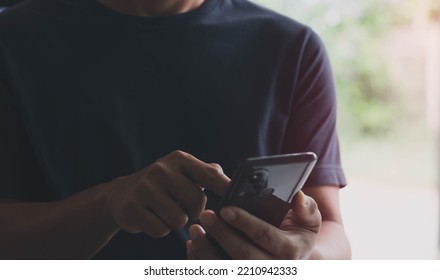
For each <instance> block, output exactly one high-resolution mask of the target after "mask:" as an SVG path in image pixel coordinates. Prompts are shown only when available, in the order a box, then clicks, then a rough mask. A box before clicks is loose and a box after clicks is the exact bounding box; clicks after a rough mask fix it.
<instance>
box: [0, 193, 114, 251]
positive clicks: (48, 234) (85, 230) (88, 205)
mask: <svg viewBox="0 0 440 280" xmlns="http://www.w3.org/2000/svg"><path fill="white" fill-rule="evenodd" d="M104 188H105V186H104V185H101V186H97V187H93V188H90V189H88V190H85V191H83V192H80V193H78V194H76V195H74V196H72V197H70V198H68V199H65V200H61V201H57V202H51V203H1V204H0V227H1V230H0V258H1V259H85V258H90V257H92V256H93V255H94V254H95V253H96V252H97V251H98V250H99V249H100V248H102V247H103V246H104V245H105V244H106V243H107V242H108V241H109V240H110V239H111V238H112V237H113V235H114V234H115V233H116V232H117V231H118V228H117V227H116V226H115V225H114V223H113V222H112V220H111V218H110V217H111V215H110V214H109V213H108V210H107V209H108V207H107V205H106V204H107V201H106V196H105V190H104Z"/></svg>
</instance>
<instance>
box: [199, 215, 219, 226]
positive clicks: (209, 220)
mask: <svg viewBox="0 0 440 280" xmlns="http://www.w3.org/2000/svg"><path fill="white" fill-rule="evenodd" d="M200 222H202V224H203V225H204V226H207V227H212V226H213V225H214V223H215V221H214V218H213V217H212V216H209V215H203V216H201V217H200Z"/></svg>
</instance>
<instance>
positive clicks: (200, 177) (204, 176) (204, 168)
mask: <svg viewBox="0 0 440 280" xmlns="http://www.w3.org/2000/svg"><path fill="white" fill-rule="evenodd" d="M161 160H171V161H173V162H175V163H176V164H177V167H178V168H179V169H180V171H181V172H182V173H183V174H184V175H185V176H186V177H188V178H189V179H191V180H192V181H193V182H194V183H196V184H198V185H200V186H201V187H203V188H207V189H209V190H211V191H213V192H214V193H216V194H217V195H219V196H222V197H223V196H224V195H225V192H226V190H227V186H228V184H229V182H230V181H231V180H230V179H229V178H228V176H226V175H225V174H224V173H223V170H222V169H221V167H220V165H218V164H210V163H206V162H203V161H201V160H199V159H198V158H196V157H194V156H193V155H191V154H189V153H186V152H182V151H174V152H172V153H170V154H168V155H167V156H165V157H164V158H162V159H161Z"/></svg>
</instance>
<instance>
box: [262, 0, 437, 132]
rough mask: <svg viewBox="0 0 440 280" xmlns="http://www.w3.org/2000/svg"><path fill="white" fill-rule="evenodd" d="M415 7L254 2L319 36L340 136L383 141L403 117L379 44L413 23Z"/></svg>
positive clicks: (325, 0) (384, 0) (333, 0)
mask: <svg viewBox="0 0 440 280" xmlns="http://www.w3.org/2000/svg"><path fill="white" fill-rule="evenodd" d="M415 1H417V0H414V1H405V0H364V1H352V0H254V2H256V3H259V4H261V5H263V6H266V7H269V8H271V9H274V10H276V11H278V12H280V13H283V14H285V15H287V16H289V17H291V18H294V19H296V20H298V21H300V22H302V23H305V24H307V25H309V26H311V27H312V28H313V29H315V30H316V32H317V33H318V34H319V35H320V36H321V38H322V39H323V41H324V42H325V44H326V47H327V50H328V52H329V54H330V59H331V61H332V65H333V69H334V72H335V80H336V83H337V88H338V94H339V127H340V130H341V131H343V133H344V134H350V135H352V136H361V137H363V136H374V137H379V136H386V135H387V134H389V133H391V132H392V131H393V128H395V126H396V125H397V124H398V122H399V121H401V119H402V116H403V115H405V106H404V104H402V100H401V98H400V97H399V93H398V87H397V85H395V84H393V82H392V79H390V77H389V75H390V73H389V63H388V61H387V58H386V55H385V52H384V47H385V46H384V38H386V36H387V34H388V33H389V31H390V30H391V29H392V28H393V26H396V25H397V24H408V23H410V22H411V21H412V20H413V13H412V8H413V4H414V2H415ZM418 1H425V0H418ZM426 1H429V0H426ZM437 7H438V5H433V4H432V7H431V10H430V13H431V14H433V15H435V14H437V12H436V11H438V9H437ZM428 16H429V15H428Z"/></svg>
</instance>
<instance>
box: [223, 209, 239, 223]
mask: <svg viewBox="0 0 440 280" xmlns="http://www.w3.org/2000/svg"><path fill="white" fill-rule="evenodd" d="M220 216H221V217H222V218H223V219H224V220H225V221H230V222H231V221H233V220H235V219H236V218H237V214H236V213H235V212H234V211H233V210H231V209H230V208H223V209H222V210H221V211H220Z"/></svg>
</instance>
